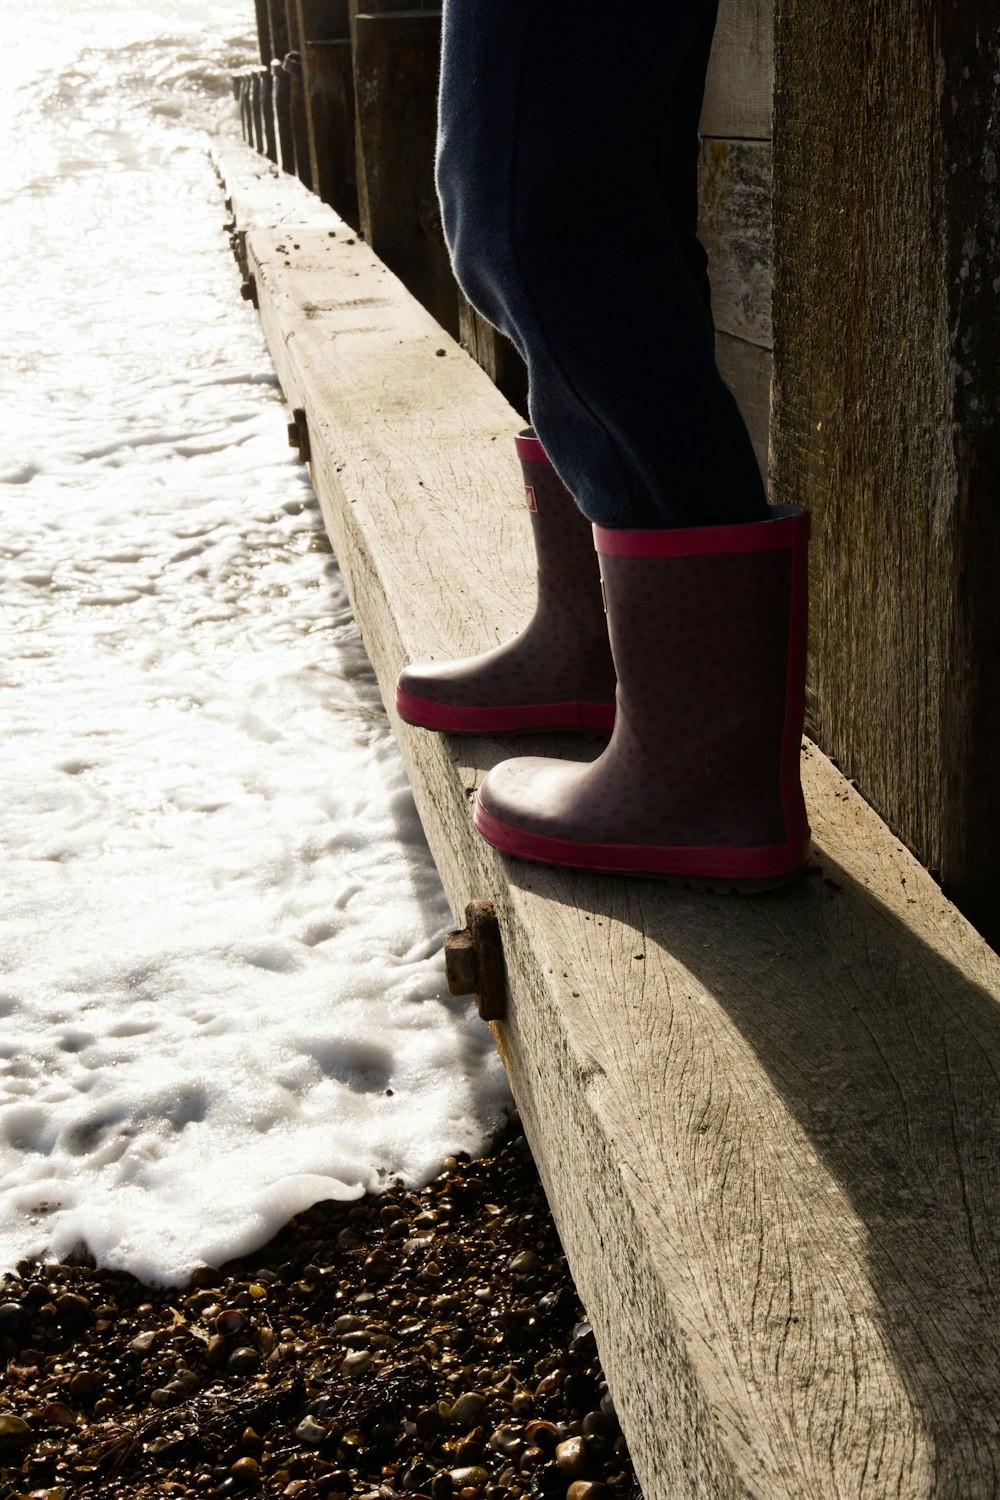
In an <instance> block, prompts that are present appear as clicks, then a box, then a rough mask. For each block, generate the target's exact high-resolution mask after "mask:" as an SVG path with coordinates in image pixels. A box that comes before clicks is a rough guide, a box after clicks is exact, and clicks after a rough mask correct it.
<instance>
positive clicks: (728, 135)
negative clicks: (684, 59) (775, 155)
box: [701, 0, 774, 140]
mask: <svg viewBox="0 0 1000 1500" xmlns="http://www.w3.org/2000/svg"><path fill="white" fill-rule="evenodd" d="M773 103H774V0H720V4H719V19H718V22H717V24H716V28H715V43H714V46H713V48H712V62H711V66H710V68H709V71H708V84H707V87H706V89H705V106H704V109H703V111H702V117H701V128H702V134H703V135H710V136H717V137H719V138H721V139H723V140H740V139H749V140H769V139H770V137H771V111H772V107H773Z"/></svg>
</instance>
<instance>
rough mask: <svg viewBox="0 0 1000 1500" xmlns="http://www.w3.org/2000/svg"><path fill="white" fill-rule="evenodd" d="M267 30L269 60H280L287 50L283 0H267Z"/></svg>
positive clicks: (286, 19) (285, 15)
mask: <svg viewBox="0 0 1000 1500" xmlns="http://www.w3.org/2000/svg"><path fill="white" fill-rule="evenodd" d="M267 18H268V32H269V35H270V38H271V60H272V62H273V61H274V59H275V58H277V59H278V61H279V62H280V61H281V59H282V58H283V57H284V55H285V53H286V52H287V51H288V12H287V10H286V9H285V0H267Z"/></svg>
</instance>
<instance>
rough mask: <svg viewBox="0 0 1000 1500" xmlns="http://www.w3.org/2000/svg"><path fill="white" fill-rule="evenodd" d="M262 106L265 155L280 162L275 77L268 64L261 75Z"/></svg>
mask: <svg viewBox="0 0 1000 1500" xmlns="http://www.w3.org/2000/svg"><path fill="white" fill-rule="evenodd" d="M260 105H261V116H262V121H263V127H264V145H263V148H262V149H263V152H264V155H265V156H267V157H269V158H270V160H271V161H273V162H277V160H278V140H277V135H276V133H275V128H274V75H273V74H272V72H271V66H270V64H268V65H267V66H266V67H264V68H262V69H261V75H260Z"/></svg>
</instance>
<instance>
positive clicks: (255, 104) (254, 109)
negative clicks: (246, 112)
mask: <svg viewBox="0 0 1000 1500" xmlns="http://www.w3.org/2000/svg"><path fill="white" fill-rule="evenodd" d="M264 71H265V70H264V69H263V68H254V70H253V72H252V73H251V75H250V126H251V137H252V142H253V145H254V146H255V147H256V148H257V150H258V151H260V152H261V153H262V154H263V153H264V151H265V148H266V145H267V142H266V138H265V135H264Z"/></svg>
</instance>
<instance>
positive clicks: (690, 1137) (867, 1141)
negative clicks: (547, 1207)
mask: <svg viewBox="0 0 1000 1500" xmlns="http://www.w3.org/2000/svg"><path fill="white" fill-rule="evenodd" d="M220 166H221V170H222V172H223V175H224V177H225V179H226V182H227V190H228V192H229V195H230V199H231V202H232V206H233V211H234V215H235V218H236V221H237V224H238V225H240V226H242V227H243V229H244V231H245V234H244V245H245V257H246V269H247V274H248V277H250V278H252V282H253V290H254V293H255V296H256V298H257V301H258V303H259V309H260V316H261V320H262V324H263V327H264V329H265V332H266V334H267V338H268V342H269V344H270V347H271V350H272V353H273V356H274V360H275V364H276V366H277V370H278V373H279V376H280V379H281V383H282V387H283V389H284V391H285V395H286V398H287V400H288V402H289V405H290V407H292V408H293V409H295V410H296V411H297V412H298V413H300V414H301V415H300V416H299V418H298V422H297V426H296V435H297V436H298V438H299V439H301V438H302V437H303V435H306V434H307V438H308V452H309V454H310V469H311V474H312V478H313V483H314V485H315V488H316V491H317V494H318V495H319V497H320V500H321V504H322V508H323V515H324V519H325V522H326V525H327V528H328V531H329V533H330V536H331V539H332V541H333V545H334V548H335V550H336V553H337V557H338V559H339V561H340V564H341V567H342V569H343V572H344V576H345V579H346V581H347V585H348V589H349V592H350V595H351V600H352V603H353V606H354V610H355V614H356V617H357V620H358V623H359V625H360V627H361V630H362V634H363V636H364V640H365V644H366V647H367V650H368V652H369V655H370V657H371V659H372V662H373V664H374V667H375V670H376V672H377V675H378V679H379V682H380V685H381V688H382V692H383V696H384V697H385V700H386V703H387V704H388V705H389V711H390V714H391V713H392V708H391V705H392V701H393V700H392V686H393V683H394V681H395V677H396V674H397V672H398V670H399V668H400V666H401V665H402V664H403V663H404V662H405V661H407V660H410V659H413V658H426V657H429V656H431V657H432V656H442V655H460V654H467V653H469V652H472V651H475V650H477V649H480V648H481V647H482V646H483V645H484V644H487V643H491V642H494V641H497V640H500V639H503V638H504V637H505V636H507V635H509V634H511V633H513V631H514V630H515V629H516V628H517V627H518V625H519V624H520V623H521V621H522V620H523V618H524V617H525V614H526V612H527V611H528V609H529V608H530V601H531V592H532V583H531V575H532V563H531V556H530V540H529V535H528V529H527V527H526V526H525V525H524V512H523V506H522V504H521V498H520V485H519V481H518V475H517V470H516V464H515V461H514V457H513V452H512V446H511V442H510V437H511V434H512V432H513V431H514V430H515V429H516V427H517V425H518V420H519V419H518V418H517V416H516V414H515V413H514V412H513V411H512V410H511V408H510V407H509V406H508V404H507V403H506V401H505V400H504V399H503V397H502V396H501V395H500V394H499V393H498V392H497V390H496V388H495V386H494V385H493V384H492V382H491V381H490V380H489V379H488V377H487V376H486V375H485V373H484V372H483V371H482V370H481V369H480V368H479V367H478V366H477V365H476V364H475V362H474V361H473V360H472V359H471V358H470V357H469V355H468V354H467V353H466V352H465V351H464V350H462V349H461V348H460V347H459V346H458V345H457V344H456V343H455V342H454V341H453V340H452V339H451V338H450V337H449V336H448V335H447V334H446V333H445V332H444V331H443V330H442V329H441V327H440V325H439V324H438V323H437V322H436V321H435V320H434V319H433V318H432V317H431V316H430V314H429V313H428V312H427V311H426V310H425V309H424V308H423V307H421V306H420V305H419V304H418V303H417V302H416V301H415V299H414V298H413V297H412V296H411V295H410V294H409V293H408V292H407V291H406V290H405V288H404V287H403V286H402V285H401V283H400V282H399V281H398V279H397V278H396V277H394V276H393V275H392V273H391V272H390V271H389V270H388V269H387V268H386V267H385V265H384V264H383V263H382V262H381V261H380V260H379V259H378V258H377V257H376V256H375V255H374V254H373V253H372V251H371V249H370V248H369V247H368V246H367V245H366V244H364V243H363V242H361V241H360V240H359V239H358V237H357V235H356V233H355V232H354V231H353V230H352V228H351V226H349V225H346V224H344V223H343V221H341V220H339V219H338V218H337V217H336V216H335V215H334V214H333V213H332V211H331V210H329V209H328V208H325V207H324V206H323V205H321V204H319V203H318V202H317V200H316V198H315V197H314V196H312V195H308V194H305V193H304V192H303V191H302V190H301V188H300V187H299V185H298V184H296V183H294V182H292V181H290V180H289V179H288V178H287V177H279V176H277V175H271V169H270V168H269V166H268V164H267V163H266V162H265V161H263V160H262V159H261V158H260V157H259V156H256V155H254V154H253V153H251V152H249V151H244V150H243V149H242V148H233V149H232V150H230V151H228V152H224V153H223V154H222V157H221V160H220ZM269 219H270V223H268V220H269ZM394 729H395V731H396V734H397V738H398V740H399V744H400V748H401V750H402V753H403V756H404V759H405V761H406V765H407V769H408V771H409V774H410V777H411V781H412V784H413V789H414V795H415V797H416V800H417V805H418V808H419V810H420V815H421V818H422V820H423V823H424V827H425V830H426V832H427V836H428V839H429V841H430V844H431V848H432V851H433V853H434V857H435V859H436V861H437V864H438V868H439V870H440V872H441V875H442V879H443V881H444V884H445V888H446V890H447V892H448V895H449V898H450V901H451V903H452V907H453V910H454V912H455V914H456V918H457V919H461V915H462V913H463V912H464V910H465V906H466V903H467V902H468V901H469V900H470V899H473V898H479V897H489V898H491V899H492V901H493V902H494V905H495V907H496V910H497V913H498V915H499V919H500V927H501V932H502V939H503V946H504V953H505V959H506V967H507V976H508V989H509V993H508V1000H507V1014H506V1017H505V1018H504V1019H503V1020H501V1021H496V1022H493V1023H492V1025H493V1031H494V1035H495V1037H496V1041H497V1045H498V1047H499V1049H500V1051H501V1054H502V1056H503V1058H504V1062H505V1064H506V1066H507V1069H508V1071H509V1074H510V1077H511V1082H512V1086H513V1089H514V1092H515V1096H516V1098H517V1101H518V1105H519V1107H520V1109H521V1111H522V1114H523V1117H524V1120H525V1125H526V1128H527V1131H528V1134H529V1139H530V1141H531V1145H532V1149H533V1151H534V1153H535V1156H536V1160H537V1162H538V1165H539V1169H540V1171H541V1174H542V1177H543V1180H544V1183H545V1187H546V1192H547V1194H548V1196H549V1201H550V1203H551V1205H552V1209H553V1213H554V1215H555V1218H556V1222H557V1224H558V1227H559V1231H560V1234H561V1236H562V1239H563V1243H564V1246H565V1248H566V1252H567V1254H568V1256H569V1260H570V1264H571V1267H572V1270H573V1274H574V1277H575V1279H576V1281H577V1285H578V1287H579V1290H580V1293H581V1296H582V1297H583V1298H584V1300H585V1302H586V1305H587V1308H588V1311H589V1313H590V1315H591V1317H592V1319H593V1322H594V1325H595V1329H596V1331H597V1336H598V1342H599V1346H600V1350H601V1355H602V1360H603V1362H604V1367H605V1370H606V1373H607V1376H608V1379H609V1381H610V1383H611V1386H612V1389H613V1391H614V1394H615V1399H616V1402H617V1403H618V1406H619V1409H620V1412H621V1415H622V1420H623V1423H624V1426H625V1430H626V1432H627V1435H628V1438H629V1444H630V1449H631V1452H632V1455H633V1458H634V1461H635V1465H636V1469H637V1472H638V1474H639V1476H640V1479H641V1482H642V1484H643V1487H644V1491H645V1493H646V1495H647V1497H648V1500H676V1497H678V1496H690V1497H698V1500H716V1497H726V1500H736V1497H745V1496H747V1495H752V1496H754V1497H758V1500H804V1497H808V1500H814V1497H815V1500H827V1497H829V1500H834V1497H837V1500H842V1497H844V1496H859V1497H863V1500H888V1497H890V1496H891V1497H894V1500H928V1497H935V1500H936V1497H948V1500H987V1497H992V1496H994V1495H995V1494H996V1493H997V1490H998V1487H1000V1477H998V1476H1000V1421H998V1418H997V1412H998V1411H1000V1401H998V1397H1000V1369H998V1365H1000V1356H998V1354H997V1351H996V1349H995V1347H994V1343H995V1341H994V1340H993V1339H992V1337H991V1333H992V1329H993V1327H994V1326H995V1325H996V1320H997V1314H998V1311H1000V1308H998V1302H997V1291H998V1285H997V1283H998V1269H1000V1226H998V1221H997V1220H998V1216H997V1209H996V1204H997V1202H998V1193H997V1187H998V1184H997V1180H996V1179H997V1176H998V1172H1000V1086H998V1079H1000V1005H998V1001H1000V961H998V959H997V957H996V955H995V954H994V953H993V952H992V951H991V950H990V949H989V948H988V947H987V945H986V944H985V943H984V942H983V941H982V939H981V938H980V937H978V935H977V934H976V933H975V932H974V931H973V930H972V928H971V927H970V926H969V925H968V923H967V922H966V921H965V920H964V919H963V918H962V916H961V915H960V914H959V913H958V912H957V911H956V910H955V908H954V907H953V906H951V905H950V904H949V903H948V902H947V901H946V900H945V899H944V897H943V896H942V894H941V892H940V890H939V888H938V886H937V885H936V884H935V882H934V881H933V880H932V879H931V877H930V876H929V875H928V874H927V872H926V871H925V870H923V869H922V868H921V867H920V865H919V864H918V863H917V862H916V860H915V859H914V858H913V857H912V856H911V855H910V854H909V853H908V852H907V851H906V849H905V848H904V847H903V845H902V844H901V843H900V842H899V841H898V840H897V839H896V838H895V837H894V836H893V835H892V834H891V833H890V831H889V829H888V828H887V827H886V826H885V824H884V823H882V822H881V821H880V820H879V818H878V817H877V816H876V814H875V813H874V812H873V810H872V809H871V807H870V806H869V805H868V804H867V803H865V802H864V801H863V800H862V798H861V797H860V796H859V795H858V794H857V792H856V791H855V790H854V788H853V787H852V786H851V784H850V783H849V782H848V781H846V780H845V778H844V777H843V776H842V775H841V774H840V773H839V772H838V771H837V769H836V768H835V767H834V766H832V765H831V764H830V762H829V761H828V760H827V759H826V758H825V757H824V756H823V755H822V754H821V752H820V751H818V750H817V749H816V748H815V747H814V746H812V745H809V744H807V746H806V748H805V751H804V758H803V771H804V777H805V785H806V794H807V799H808V803H809V810H810V816H811V820H812V824H813V828H814V833H815V851H814V867H813V869H812V871H811V873H810V875H809V877H808V878H807V879H806V880H805V881H803V882H802V883H801V884H800V885H799V886H798V887H797V888H795V889H792V890H788V891H786V892H784V893H779V894H777V895H775V896H772V897H769V898H757V899H754V900H742V901H724V900H711V899H707V898H704V897H698V896H685V895H683V894H678V893H674V892H670V891H665V890H663V889H662V888H661V887H660V886H658V885H657V884H656V883H654V882H645V881H637V880H635V881H617V880H613V879H609V878H604V877H593V876H587V875H583V874H575V873H572V872H559V871H554V870H547V869H544V868H540V867H531V866H527V865H523V864H518V863H516V862H513V861H508V860H505V859H504V858H502V857H501V856H499V855H497V854H496V853H495V851H493V850H492V849H490V848H489V847H488V846H487V845H486V844H484V843H483V842H482V841H481V840H480V839H478V838H477V837H476V835H475V834H474V832H473V830H472V827H471V820H470V802H471V798H472V795H473V792H474V788H475V786H476V785H477V783H478V781H479V780H480V779H481V777H482V776H483V774H484V773H485V771H486V770H487V769H488V768H489V767H490V766H491V765H493V764H494V763H495V762H496V761H497V760H499V759H502V758H503V757H505V756H507V755H509V754H511V753H515V752H516V751H517V750H519V749H520V750H522V751H523V746H524V741H523V738H522V739H520V740H519V741H518V742H517V743H516V744H515V742H514V741H513V740H511V741H503V740H501V739H495V738H486V737H484V738H448V737H445V736H440V735H435V734H427V733H424V732H421V731H419V730H416V729H414V728H412V727H410V726H408V725H406V724H403V723H400V722H398V721H396V720H395V719H394ZM534 743H535V742H533V744H534ZM539 743H542V744H544V743H545V742H544V741H540V742H539ZM594 748H595V747H594V746H593V745H589V746H588V744H587V742H586V740H583V739H581V740H580V741H578V742H574V741H571V740H567V739H566V738H563V739H562V740H561V741H560V743H559V753H562V754H567V753H570V754H572V753H575V754H587V753H593V750H594Z"/></svg>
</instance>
